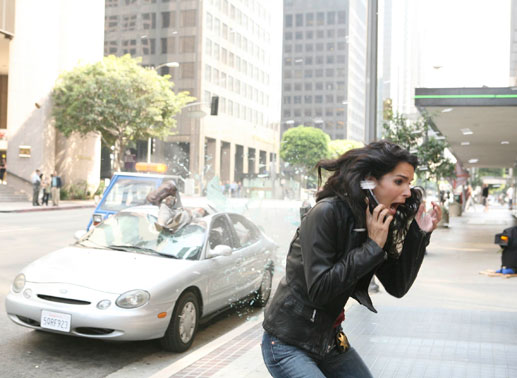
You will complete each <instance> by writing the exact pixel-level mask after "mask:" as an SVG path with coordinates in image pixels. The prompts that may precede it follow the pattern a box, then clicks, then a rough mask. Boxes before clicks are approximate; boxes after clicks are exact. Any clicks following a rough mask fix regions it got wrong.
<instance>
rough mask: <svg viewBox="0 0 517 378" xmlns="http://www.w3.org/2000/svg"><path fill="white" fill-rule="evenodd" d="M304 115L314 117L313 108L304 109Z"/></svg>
mask: <svg viewBox="0 0 517 378" xmlns="http://www.w3.org/2000/svg"><path fill="white" fill-rule="evenodd" d="M303 115H304V116H305V117H312V110H311V109H305V110H304V111H303Z"/></svg>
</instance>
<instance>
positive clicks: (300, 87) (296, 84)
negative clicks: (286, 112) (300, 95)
mask: <svg viewBox="0 0 517 378" xmlns="http://www.w3.org/2000/svg"><path fill="white" fill-rule="evenodd" d="M301 90H302V83H295V84H294V91H295V92H299V91H301Z"/></svg>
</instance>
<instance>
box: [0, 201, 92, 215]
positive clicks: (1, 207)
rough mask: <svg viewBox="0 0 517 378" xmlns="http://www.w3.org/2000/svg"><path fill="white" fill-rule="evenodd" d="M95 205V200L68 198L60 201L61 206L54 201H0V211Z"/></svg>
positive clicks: (62, 208)
mask: <svg viewBox="0 0 517 378" xmlns="http://www.w3.org/2000/svg"><path fill="white" fill-rule="evenodd" d="M87 207H91V208H94V207H95V202H94V201H93V200H70V201H68V200H66V201H59V206H52V201H50V202H49V205H48V206H32V203H31V202H30V201H23V202H0V213H24V212H29V211H53V210H70V209H81V208H87Z"/></svg>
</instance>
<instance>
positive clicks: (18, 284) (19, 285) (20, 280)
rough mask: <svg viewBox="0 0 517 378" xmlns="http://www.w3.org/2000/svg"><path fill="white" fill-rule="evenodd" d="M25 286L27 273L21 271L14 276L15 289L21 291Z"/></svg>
mask: <svg viewBox="0 0 517 378" xmlns="http://www.w3.org/2000/svg"><path fill="white" fill-rule="evenodd" d="M24 286H25V274H23V273H20V274H18V275H17V276H16V277H15V278H14V282H13V291H14V292H15V293H19V292H20V291H22V289H23V287H24Z"/></svg>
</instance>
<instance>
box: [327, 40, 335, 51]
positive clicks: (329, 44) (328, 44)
mask: <svg viewBox="0 0 517 378" xmlns="http://www.w3.org/2000/svg"><path fill="white" fill-rule="evenodd" d="M334 46H335V45H334V42H328V43H327V51H331V52H332V51H334V48H335V47H334Z"/></svg>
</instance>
